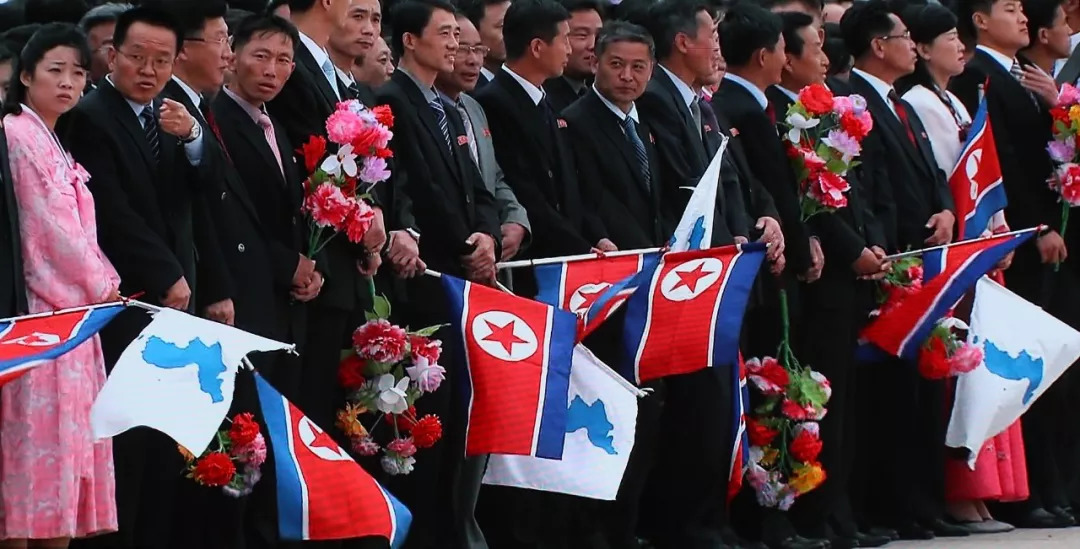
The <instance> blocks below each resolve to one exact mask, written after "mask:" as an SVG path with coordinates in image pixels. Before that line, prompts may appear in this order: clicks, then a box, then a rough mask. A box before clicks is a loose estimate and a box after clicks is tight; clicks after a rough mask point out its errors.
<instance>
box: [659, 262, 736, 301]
mask: <svg viewBox="0 0 1080 549" xmlns="http://www.w3.org/2000/svg"><path fill="white" fill-rule="evenodd" d="M723 274H724V262H723V261H720V260H719V259H716V258H715V257H702V258H700V259H692V260H690V261H687V262H686V263H683V264H682V265H679V266H678V267H675V268H674V269H672V270H671V272H669V273H668V274H666V275H664V278H663V280H661V281H660V293H661V294H662V295H663V296H664V297H665V298H667V299H668V300H670V301H688V300H691V299H694V298H695V297H697V296H699V295H701V294H702V292H704V291H705V290H708V289H709V288H710V287H711V286H712V285H713V284H715V283H716V281H717V280H720V277H721V276H723Z"/></svg>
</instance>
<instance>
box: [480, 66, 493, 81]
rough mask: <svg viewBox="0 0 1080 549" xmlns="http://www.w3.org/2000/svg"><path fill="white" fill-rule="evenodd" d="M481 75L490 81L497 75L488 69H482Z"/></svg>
mask: <svg viewBox="0 0 1080 549" xmlns="http://www.w3.org/2000/svg"><path fill="white" fill-rule="evenodd" d="M480 74H482V75H484V78H487V79H488V80H489V81H490V80H491V79H493V78H495V73H493V72H491V71H489V70H487V67H480Z"/></svg>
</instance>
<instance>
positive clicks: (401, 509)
mask: <svg viewBox="0 0 1080 549" xmlns="http://www.w3.org/2000/svg"><path fill="white" fill-rule="evenodd" d="M379 489H380V490H382V492H383V495H385V496H386V500H387V501H388V502H390V512H391V513H393V515H394V516H393V520H394V532H393V539H391V540H390V549H401V547H402V546H403V545H405V540H406V539H407V538H408V537H409V527H410V526H412V512H411V511H409V508H408V507H405V505H404V504H402V503H401V501H399V500H398V499H397V498H396V497H394V494H391V493H390V492H388V491H387V490H386V488H383V487H382V485H380V486H379Z"/></svg>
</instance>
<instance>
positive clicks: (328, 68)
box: [321, 59, 341, 99]
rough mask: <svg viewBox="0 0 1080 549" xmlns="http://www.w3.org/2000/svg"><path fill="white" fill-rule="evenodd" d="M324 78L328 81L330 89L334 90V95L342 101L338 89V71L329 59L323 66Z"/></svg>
mask: <svg viewBox="0 0 1080 549" xmlns="http://www.w3.org/2000/svg"><path fill="white" fill-rule="evenodd" d="M321 68H322V72H323V76H325V77H326V81H327V82H329V83H330V89H332V90H334V93H335V94H336V95H337V96H338V99H341V90H338V89H337V71H335V70H334V64H333V63H331V62H330V60H329V59H327V60H326V61H323V64H322V67H321Z"/></svg>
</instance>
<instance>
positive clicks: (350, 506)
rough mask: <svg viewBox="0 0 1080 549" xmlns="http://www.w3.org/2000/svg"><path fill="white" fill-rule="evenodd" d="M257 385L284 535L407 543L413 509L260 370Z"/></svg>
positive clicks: (284, 537) (279, 524) (256, 380)
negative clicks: (263, 375) (373, 476)
mask: <svg viewBox="0 0 1080 549" xmlns="http://www.w3.org/2000/svg"><path fill="white" fill-rule="evenodd" d="M255 387H256V388H257V389H258V393H259V405H260V407H261V408H262V411H263V419H264V420H265V421H266V428H267V432H268V433H269V434H270V446H271V449H272V450H273V452H274V472H275V473H276V475H277V506H278V530H279V535H280V536H281V539H283V540H289V541H299V540H331V539H345V538H356V537H362V536H382V537H384V538H386V539H388V540H390V546H391V547H393V548H397V547H400V546H401V545H403V544H404V543H405V537H406V535H407V534H408V532H409V524H410V523H411V522H412V514H411V513H410V512H409V510H408V509H407V508H406V507H405V506H404V505H402V504H401V502H400V501H398V500H397V499H396V498H394V496H392V495H390V492H387V491H386V490H385V489H384V488H383V487H382V486H380V485H379V483H378V482H375V479H374V478H372V477H371V475H369V474H368V473H367V471H365V470H364V469H363V468H361V467H360V465H358V464H357V463H356V462H355V461H353V458H351V457H349V454H347V453H345V451H344V450H342V449H341V447H340V446H338V445H337V444H336V443H335V442H334V440H333V439H332V438H330V435H328V434H327V433H326V431H323V430H322V428H320V427H319V426H318V425H315V423H314V422H313V421H311V420H310V419H308V417H307V416H305V415H304V414H303V412H301V411H300V409H299V408H297V407H296V405H294V404H293V403H291V402H289V401H288V400H287V399H286V398H285V397H284V396H282V395H281V393H279V392H277V390H276V389H274V388H273V387H272V386H271V385H270V384H269V383H267V381H266V380H265V379H263V378H262V376H260V375H259V374H255Z"/></svg>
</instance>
